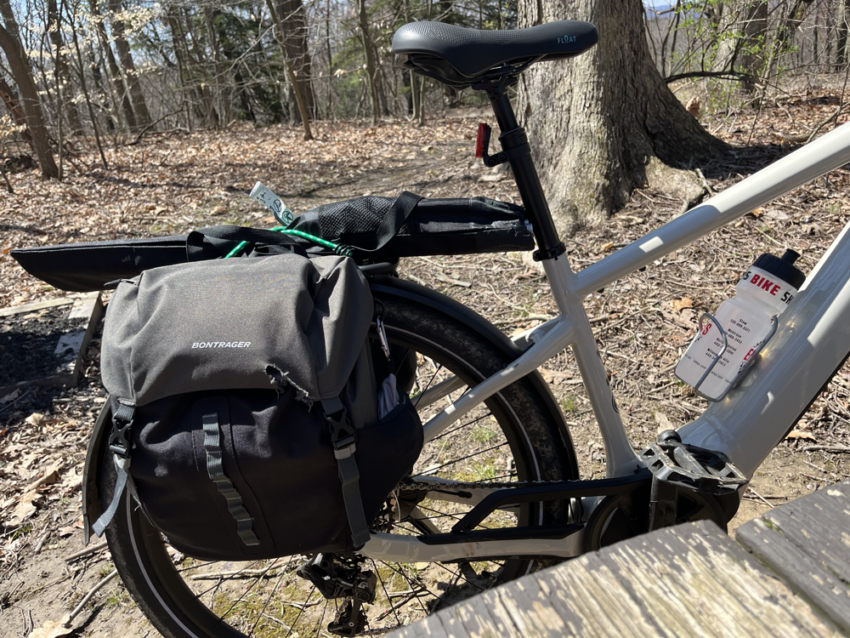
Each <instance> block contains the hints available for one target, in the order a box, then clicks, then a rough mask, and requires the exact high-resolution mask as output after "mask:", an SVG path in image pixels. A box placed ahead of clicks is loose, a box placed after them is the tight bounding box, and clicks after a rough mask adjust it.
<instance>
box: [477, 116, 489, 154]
mask: <svg viewBox="0 0 850 638" xmlns="http://www.w3.org/2000/svg"><path fill="white" fill-rule="evenodd" d="M486 137H487V125H486V124H484V122H482V123H481V124H479V125H478V139H477V140H476V142H475V157H484V141H485V139H486Z"/></svg>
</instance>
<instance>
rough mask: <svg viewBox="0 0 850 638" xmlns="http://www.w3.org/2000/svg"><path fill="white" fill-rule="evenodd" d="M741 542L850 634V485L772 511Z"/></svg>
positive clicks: (741, 534) (744, 529)
mask: <svg viewBox="0 0 850 638" xmlns="http://www.w3.org/2000/svg"><path fill="white" fill-rule="evenodd" d="M736 537H737V539H738V542H739V543H741V544H742V545H744V546H745V547H746V548H747V549H749V550H750V551H752V552H753V554H755V555H756V556H757V557H758V558H759V559H760V560H762V561H763V562H764V563H765V564H766V565H768V566H769V567H770V568H771V569H772V570H773V571H774V572H776V573H777V574H778V575H780V576H781V577H782V579H783V580H785V582H787V583H788V584H789V585H790V586H791V587H792V588H793V589H794V590H795V591H798V592H800V593H801V594H802V595H803V596H805V597H806V598H808V599H809V600H810V601H811V602H812V603H813V604H814V605H815V606H817V607H819V608H820V609H821V610H823V612H824V613H825V614H826V615H827V616H828V617H829V618H830V620H832V621H833V622H834V623H836V624H837V625H838V626H839V627H841V628H842V629H843V631H844V632H846V633H847V634H850V483H847V482H845V483H839V484H837V485H832V486H830V487H826V488H824V489H822V490H818V491H817V492H815V493H814V494H810V495H808V496H805V497H803V498H800V499H797V500H796V501H792V502H791V503H788V504H786V505H783V506H782V507H779V508H777V509H775V510H772V511H770V512H768V513H767V514H765V515H764V517H763V518H762V519H757V520H754V521H750V522H749V523H747V524H745V525H742V526H741V527H740V528H739V529H738V532H737V535H736Z"/></svg>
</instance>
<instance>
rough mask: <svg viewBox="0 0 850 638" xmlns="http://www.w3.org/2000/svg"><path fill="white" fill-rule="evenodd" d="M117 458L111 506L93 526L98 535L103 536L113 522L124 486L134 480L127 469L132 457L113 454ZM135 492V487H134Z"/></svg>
mask: <svg viewBox="0 0 850 638" xmlns="http://www.w3.org/2000/svg"><path fill="white" fill-rule="evenodd" d="M113 456H114V458H115V467H116V468H117V472H118V474H117V476H116V477H115V491H114V492H113V493H112V501H111V502H110V503H109V507H107V508H106V511H105V512H104V513H103V514H101V515H100V518H98V519H97V520H96V521H95V523H94V525H92V526H91V528H92V531H93V532H94V533H95V534H96V535H97V536H98V537H101V536H103V532H104V530H105V529H106V528H107V527H108V526H109V524H110V523H111V522H112V518H113V517H114V516H115V512H117V511H118V504H119V503H120V502H121V495H122V494H123V493H124V488H125V487H126V486H127V481H128V480H129V481H131V482H132V480H133V479H132V478H130V473H129V472H128V471H127V469H128V468H129V467H130V459H122V458H121V457H120V456H118V455H117V454H115V455H113ZM133 492H134V493H135V489H133Z"/></svg>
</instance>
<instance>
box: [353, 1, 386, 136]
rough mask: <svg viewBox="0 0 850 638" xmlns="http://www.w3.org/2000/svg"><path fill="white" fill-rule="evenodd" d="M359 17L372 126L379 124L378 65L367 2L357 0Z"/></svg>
mask: <svg viewBox="0 0 850 638" xmlns="http://www.w3.org/2000/svg"><path fill="white" fill-rule="evenodd" d="M357 17H358V21H359V24H360V37H361V41H362V43H363V53H364V54H365V56H366V83H367V86H368V89H369V107H370V108H371V109H372V120H371V121H372V126H375V125H376V124H377V123H378V119H379V117H378V109H380V103H379V101H378V87H377V77H375V73H376V71H377V65H376V64H375V53H374V49H373V48H372V38H371V37H370V36H369V13H368V12H367V11H366V0H357Z"/></svg>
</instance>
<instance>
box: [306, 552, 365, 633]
mask: <svg viewBox="0 0 850 638" xmlns="http://www.w3.org/2000/svg"><path fill="white" fill-rule="evenodd" d="M362 562H363V559H362V558H360V557H359V556H356V555H353V554H351V555H346V554H342V555H337V554H317V555H316V556H315V557H313V558H311V559H310V560H308V561H307V562H306V563H304V564H303V565H301V566H300V567H298V569H296V570H295V573H296V574H298V575H299V576H300V577H301V578H305V579H306V580H309V581H310V582H311V583H313V584H314V585H315V586H316V589H318V590H319V592H320V593H321V594H322V596H324V597H325V598H327V599H329V600H332V599H338V598H344V599H346V600H345V604H343V606H342V608H341V609H340V610H339V613H337V615H336V618H334V620H333V622H331V623H330V624H329V625H328V631H329V632H330V633H332V634H335V635H337V636H356V635H357V634H359V633H362V632H364V631H366V625H367V623H368V621H367V619H366V612H364V611H363V603H373V602H374V601H375V585H376V584H377V581H378V579H377V576H376V575H375V573H374V572H364V571H362V570H361V569H360V564H361V563H362Z"/></svg>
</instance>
